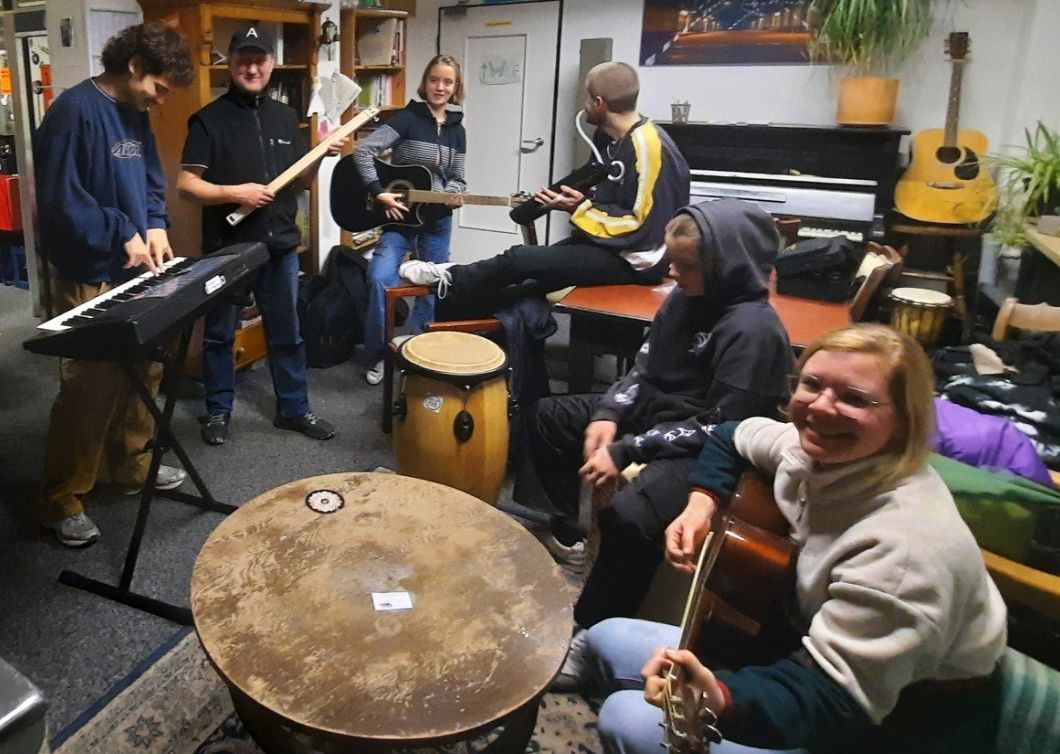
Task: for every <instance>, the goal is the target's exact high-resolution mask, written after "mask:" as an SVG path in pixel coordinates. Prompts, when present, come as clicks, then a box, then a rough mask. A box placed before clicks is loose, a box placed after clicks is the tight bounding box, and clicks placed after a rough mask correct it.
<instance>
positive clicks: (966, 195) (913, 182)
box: [894, 31, 997, 224]
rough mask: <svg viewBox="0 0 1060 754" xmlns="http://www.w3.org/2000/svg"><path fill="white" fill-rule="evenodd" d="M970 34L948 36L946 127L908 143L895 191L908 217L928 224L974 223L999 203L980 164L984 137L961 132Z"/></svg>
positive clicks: (984, 146) (989, 212)
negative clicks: (949, 68)
mask: <svg viewBox="0 0 1060 754" xmlns="http://www.w3.org/2000/svg"><path fill="white" fill-rule="evenodd" d="M969 44H970V43H969V40H968V33H967V32H963V31H959V32H953V33H952V34H950V36H949V39H947V40H946V53H947V54H948V55H949V57H950V60H951V61H952V63H953V72H952V74H951V76H950V98H949V104H948V106H947V108H946V128H944V129H939V128H931V129H928V130H926V131H921V132H920V133H918V134H917V135H916V136H915V137H913V142H912V147H911V151H912V162H911V163H910V165H909V168H908V169H907V170H906V171H905V173H904V174H903V175H902V178H901V179H900V180H899V181H898V185H897V186H896V187H895V190H894V203H895V206H896V207H897V208H898V211H899V212H901V213H902V214H903V215H905V216H906V217H911V218H913V219H914V220H921V221H923V222H932V223H952V224H964V223H977V222H979V221H981V220H984V219H985V218H986V217H988V216H989V215H990V214H991V213H992V212H993V211H994V209H995V208H996V207H997V191H996V190H995V188H994V181H993V180H992V179H991V178H990V174H989V173H988V172H987V171H986V168H985V167H984V166H983V164H982V161H981V158H982V155H983V154H985V153H986V150H987V142H986V135H985V134H983V133H982V132H981V131H969V130H959V129H958V128H957V119H958V117H959V114H960V109H961V76H962V74H963V72H964V63H965V62H966V60H967V57H968V48H969Z"/></svg>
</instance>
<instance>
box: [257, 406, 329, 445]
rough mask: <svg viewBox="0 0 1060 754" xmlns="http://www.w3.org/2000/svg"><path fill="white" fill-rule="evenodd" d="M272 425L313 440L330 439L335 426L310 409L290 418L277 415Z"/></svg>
mask: <svg viewBox="0 0 1060 754" xmlns="http://www.w3.org/2000/svg"><path fill="white" fill-rule="evenodd" d="M272 426H274V427H279V428H280V429H293V430H294V431H295V432H301V433H302V434H303V435H305V436H306V437H310V438H312V439H314V440H330V439H331V438H332V437H334V436H335V428H334V427H333V426H331V425H330V424H328V423H327V422H326V421H324V420H323V419H321V418H319V417H318V416H317V415H316V414H314V413H313V412H312V411H306V412H305V413H304V414H302V415H301V416H292V417H291V418H290V419H285V418H284V417H282V416H277V417H276V418H275V419H273V420H272Z"/></svg>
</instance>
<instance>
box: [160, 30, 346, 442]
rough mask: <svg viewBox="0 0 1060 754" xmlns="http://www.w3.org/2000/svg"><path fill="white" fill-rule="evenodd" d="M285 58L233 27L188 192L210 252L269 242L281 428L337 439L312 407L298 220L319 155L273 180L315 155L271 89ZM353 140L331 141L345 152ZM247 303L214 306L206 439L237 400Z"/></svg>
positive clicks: (208, 339)
mask: <svg viewBox="0 0 1060 754" xmlns="http://www.w3.org/2000/svg"><path fill="white" fill-rule="evenodd" d="M275 64H276V60H275V58H274V57H273V52H272V41H271V40H270V39H269V38H268V36H267V34H266V32H265V31H264V30H263V29H260V28H258V27H257V26H254V25H252V26H248V27H247V28H245V29H242V30H238V31H236V32H235V33H233V34H232V40H231V43H230V44H229V47H228V74H229V77H230V80H231V83H230V85H229V87H228V91H227V92H225V94H223V95H222V96H220V97H218V98H217V99H216V100H214V101H213V102H211V103H210V104H208V105H207V106H206V107H204V108H202V109H201V110H199V111H198V112H197V113H194V114H193V115H192V116H191V117H190V118H189V119H188V136H187V138H186V140H185V142H184V152H183V154H182V156H181V168H180V174H179V175H178V176H177V189H178V190H179V191H180V195H181V196H182V197H184V198H185V199H190V200H191V201H194V202H197V203H198V204H201V205H202V208H203V209H202V251H203V253H204V254H209V253H211V252H214V251H217V250H218V249H220V248H222V247H225V246H229V245H231V244H234V243H240V242H244V241H259V242H261V243H264V244H265V245H266V246H267V247H268V249H269V261H268V262H266V264H265V266H264V267H263V268H262V269H261V270H260V271H259V272H258V274H257V277H256V278H255V282H254V285H253V291H254V301H255V302H256V303H257V305H258V309H259V310H260V311H261V317H262V320H263V322H264V325H265V342H266V344H267V346H268V349H269V372H270V373H271V375H272V387H273V392H274V393H275V395H276V409H275V414H274V417H273V422H272V423H273V425H274V426H276V427H279V428H280V429H289V430H293V431H295V432H301V433H302V434H303V435H305V436H306V437H309V438H312V439H314V440H328V439H330V438H331V437H332V436H333V435H334V434H335V429H334V427H332V426H331V424H329V423H328V422H326V421H324V420H323V419H321V418H320V417H318V416H317V415H316V414H315V413H313V411H311V410H310V408H309V390H308V386H307V377H306V361H305V343H304V342H303V340H302V336H301V334H300V332H299V329H298V309H297V297H298V254H297V248H298V245H299V243H301V239H302V233H301V231H300V230H299V229H298V225H297V224H296V223H295V214H296V213H297V210H298V193H299V192H300V191H303V190H304V189H306V188H308V186H309V184H311V183H312V182H313V179H314V178H315V177H316V174H317V170H318V168H319V167H320V163H319V162H317V163H315V164H313V165H311V166H310V167H308V168H306V170H305V171H304V172H303V173H302V174H301V175H300V176H298V177H297V178H296V179H295V181H294V182H293V183H291V184H290V185H288V186H287V187H286V188H284V189H282V190H281V191H280V192H279V193H273V192H272V191H270V190H269V189H268V187H267V185H266V184H268V183H269V182H270V181H271V180H273V179H274V178H276V177H277V176H279V175H280V174H281V173H283V171H285V170H286V169H287V168H289V167H290V166H291V165H293V164H294V163H295V162H297V161H298V160H299V159H300V158H301V157H302V155H303V154H305V152H306V144H305V137H304V136H303V135H302V129H301V128H299V125H298V113H296V112H295V111H294V110H293V109H292V108H290V107H288V106H287V105H284V104H282V103H280V102H277V101H276V100H274V99H271V98H270V97H269V96H267V94H266V89H267V88H268V86H269V79H270V77H271V76H272V70H273V67H274V66H275ZM348 141H349V140H348V139H340V140H338V141H335V142H333V143H332V144H331V146H330V147H329V148H328V155H338V154H341V152H342V148H343V147H344V146H345V145H346V144H347V143H348ZM237 208H242V209H244V210H252V211H251V213H250V214H249V215H248V216H247V218H246V219H245V220H243V221H242V222H241V223H239V224H238V225H236V226H232V225H229V223H228V222H227V220H226V219H225V217H226V216H227V215H228V214H230V213H231V212H232V211H233V210H235V209H237ZM240 309H241V307H240V306H239V305H237V304H231V305H222V306H217V307H214V308H213V309H212V310H211V311H209V312H208V313H207V315H206V321H205V328H204V332H203V349H202V379H203V386H204V388H205V390H206V420H205V422H204V423H203V426H202V432H201V434H202V439H203V442H205V443H206V444H207V445H222V444H223V443H224V442H225V441H226V440H227V439H228V424H229V422H230V421H231V418H232V404H233V402H234V400H235V361H234V358H233V355H232V344H233V343H234V342H235V332H236V325H237V324H238V320H239V312H240Z"/></svg>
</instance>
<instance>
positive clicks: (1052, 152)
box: [986, 121, 1060, 230]
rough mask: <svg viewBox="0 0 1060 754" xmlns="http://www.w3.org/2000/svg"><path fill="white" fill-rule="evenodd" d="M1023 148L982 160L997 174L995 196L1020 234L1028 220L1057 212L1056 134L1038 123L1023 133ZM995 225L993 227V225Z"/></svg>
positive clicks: (1059, 144)
mask: <svg viewBox="0 0 1060 754" xmlns="http://www.w3.org/2000/svg"><path fill="white" fill-rule="evenodd" d="M1024 134H1025V136H1026V145H1025V146H1016V147H1012V151H1011V152H1007V153H994V154H989V155H987V156H986V161H987V164H988V165H990V166H991V167H993V168H996V169H997V171H998V195H999V196H1000V198H1001V204H1002V206H1003V207H1008V208H1009V209H1010V210H1011V212H1012V213H1013V221H1014V222H1015V223H1016V224H1018V225H1019V227H1020V229H1021V230H1022V227H1023V224H1024V223H1026V222H1027V221H1028V220H1030V219H1032V218H1037V217H1040V216H1041V215H1046V214H1057V213H1058V212H1060V209H1058V207H1060V134H1058V133H1057V132H1056V131H1053V130H1050V129H1049V128H1047V127H1046V126H1045V124H1044V123H1042V122H1041V121H1039V122H1038V125H1037V126H1036V127H1035V129H1034V131H1033V132H1032V131H1031V130H1030V129H1025V130H1024ZM995 224H996V223H995Z"/></svg>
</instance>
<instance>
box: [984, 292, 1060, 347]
mask: <svg viewBox="0 0 1060 754" xmlns="http://www.w3.org/2000/svg"><path fill="white" fill-rule="evenodd" d="M1013 328H1015V329H1019V330H1037V331H1038V332H1060V306H1050V305H1049V304H1021V303H1020V302H1019V300H1018V299H1015V298H1007V299H1005V302H1004V303H1003V304H1001V309H1000V310H999V311H998V313H997V319H995V320H994V330H993V332H991V334H990V337H991V338H993V339H994V340H999V341H1000V340H1007V339H1008V337H1009V331H1010V330H1011V329H1013Z"/></svg>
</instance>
